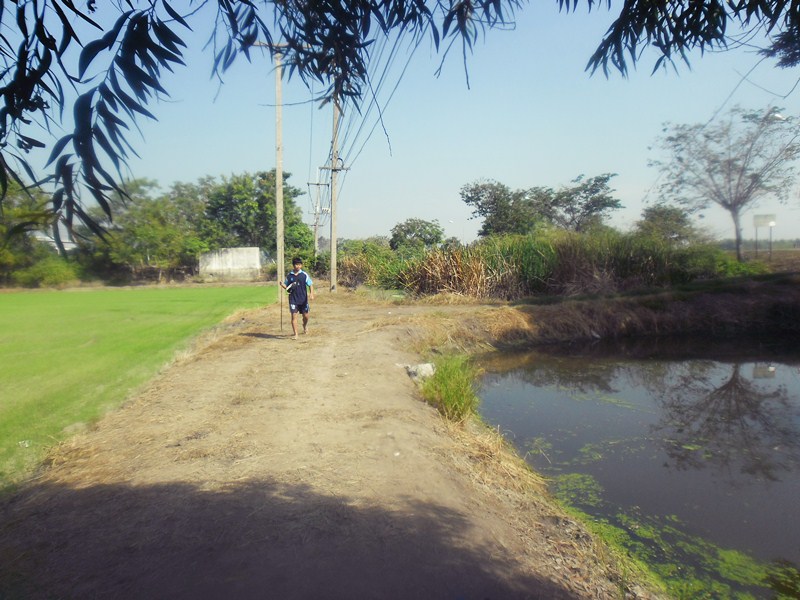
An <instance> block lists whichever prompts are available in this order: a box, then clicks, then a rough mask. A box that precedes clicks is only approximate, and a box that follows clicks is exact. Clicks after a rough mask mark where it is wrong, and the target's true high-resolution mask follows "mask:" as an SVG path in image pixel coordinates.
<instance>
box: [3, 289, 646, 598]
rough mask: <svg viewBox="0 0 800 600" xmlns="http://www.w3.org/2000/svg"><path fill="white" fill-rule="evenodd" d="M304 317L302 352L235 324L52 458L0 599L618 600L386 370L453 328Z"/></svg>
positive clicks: (359, 308)
mask: <svg viewBox="0 0 800 600" xmlns="http://www.w3.org/2000/svg"><path fill="white" fill-rule="evenodd" d="M312 310H313V313H312V315H313V319H312V322H311V325H312V327H311V330H310V334H309V335H307V336H301V339H299V340H297V341H293V340H291V339H289V337H288V336H289V334H290V328H289V325H288V319H285V321H284V329H283V332H281V331H280V328H279V322H280V321H279V312H278V307H276V306H273V307H268V308H265V309H263V310H259V311H254V312H251V313H248V314H247V315H246V316H245V318H244V319H243V320H241V321H240V320H238V319H237V320H236V321H235V322H232V323H230V324H229V325H228V326H227V327H226V328H224V329H223V331H222V332H221V333H220V334H219V336H218V338H217V339H216V340H214V341H213V342H211V343H209V345H207V346H206V347H204V348H203V349H201V350H199V351H198V352H197V353H195V354H194V355H192V356H191V357H189V358H186V359H184V360H182V361H179V362H177V363H176V364H174V365H173V366H171V367H170V368H169V369H167V370H166V371H165V372H164V373H163V374H162V375H161V376H159V377H158V378H157V379H156V380H155V381H153V382H152V384H151V385H150V386H149V387H148V388H147V389H146V390H145V391H143V392H142V393H141V394H140V395H139V396H138V397H137V398H135V399H134V400H132V401H131V402H130V403H128V404H127V405H126V406H125V407H123V408H122V409H120V410H119V411H116V412H114V413H112V414H110V415H108V416H107V417H106V418H105V419H103V420H102V421H101V422H100V423H99V425H98V426H97V427H96V428H94V429H93V430H92V431H91V432H88V433H86V434H81V435H79V436H77V437H76V438H74V439H72V440H71V441H70V442H69V443H67V444H65V445H64V446H63V447H62V448H61V449H60V450H59V451H58V452H57V453H55V454H54V456H53V465H52V466H51V467H50V468H48V469H46V470H45V471H44V472H43V473H42V474H41V475H40V476H39V477H38V478H37V479H36V480H35V481H33V482H32V483H31V484H30V485H28V486H27V487H25V488H24V489H22V490H21V491H20V492H19V493H18V494H16V495H15V496H14V497H13V498H11V499H10V500H7V501H6V502H4V503H3V504H2V505H0V598H81V599H86V598H131V599H134V598H136V599H138V598H170V599H178V598H193V599H196V598H237V599H239V598H245V599H246V598H276V599H291V598H314V599H318V598H348V599H361V598H399V599H400V598H402V599H406V598H423V599H427V598H431V599H438V598H443V599H444V598H452V599H456V598H459V599H460V598H463V599H468V598H476V599H478V598H480V599H483V598H492V599H506V598H619V597H620V591H619V587H618V584H615V583H613V582H612V581H611V580H610V579H609V574H608V572H607V571H606V570H605V569H604V566H603V565H602V564H601V563H600V561H598V560H596V559H595V556H594V545H593V543H592V541H591V540H590V539H589V538H588V536H586V535H585V533H583V531H582V530H581V528H580V527H579V526H577V525H576V524H575V523H573V522H571V521H569V520H567V519H564V518H563V517H559V516H557V515H556V513H555V511H553V510H552V509H551V508H550V507H549V505H548V504H547V503H546V502H544V501H542V500H541V499H539V498H538V497H537V496H536V495H535V494H531V493H530V491H529V490H528V491H525V490H524V489H523V488H524V487H525V486H520V485H517V483H518V482H515V481H514V478H506V479H507V480H508V481H505V482H504V481H503V477H502V474H493V473H492V469H502V465H499V466H492V464H490V463H491V462H492V461H491V460H488V462H487V460H484V459H483V458H482V457H481V450H480V446H479V445H478V446H476V445H474V443H473V441H471V440H470V437H471V436H470V435H469V434H466V433H458V432H456V433H455V434H454V431H453V428H452V426H449V425H448V424H446V423H444V422H443V421H442V420H441V419H440V418H439V416H438V414H437V413H436V411H435V410H434V409H432V408H431V407H429V406H427V405H426V404H424V403H423V402H420V401H419V399H418V395H417V392H416V390H415V386H414V384H413V382H412V381H411V380H410V379H409V377H408V376H407V374H406V372H405V371H404V369H403V368H401V367H400V366H398V364H402V363H414V362H418V361H419V359H418V357H415V356H413V355H412V354H410V353H409V352H408V351H406V350H403V348H404V347H406V348H407V347H408V336H409V333H410V331H411V330H412V329H413V326H412V325H411V324H410V323H412V322H416V321H418V320H419V315H420V314H422V313H426V312H427V313H431V314H434V315H435V313H436V311H442V310H448V309H443V308H442V307H429V306H396V305H389V304H381V303H374V302H373V303H370V302H366V301H363V300H358V299H357V298H354V297H353V296H352V295H349V294H346V293H340V294H339V295H338V296H336V297H333V296H330V295H327V294H321V295H319V296H318V300H317V302H315V303H314V306H313V308H312ZM453 310H462V311H469V310H470V308H469V307H466V308H465V307H459V308H455V309H453ZM484 454H485V452H484ZM495 475H497V476H495ZM640 593H641V592H640ZM629 597H631V596H630V595H629Z"/></svg>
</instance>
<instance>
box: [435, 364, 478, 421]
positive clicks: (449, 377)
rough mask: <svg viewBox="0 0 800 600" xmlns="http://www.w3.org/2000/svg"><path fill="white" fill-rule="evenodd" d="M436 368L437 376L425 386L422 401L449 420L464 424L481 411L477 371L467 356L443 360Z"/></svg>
mask: <svg viewBox="0 0 800 600" xmlns="http://www.w3.org/2000/svg"><path fill="white" fill-rule="evenodd" d="M434 366H435V371H434V374H433V375H432V376H430V377H428V378H427V379H426V380H425V381H424V383H423V384H422V397H423V398H425V400H426V401H427V402H428V403H430V404H432V405H433V406H435V407H436V408H437V409H438V410H439V412H440V413H442V415H444V416H445V417H446V418H447V419H449V420H451V421H455V422H462V421H464V420H465V419H467V418H468V417H469V416H471V415H472V414H473V413H475V412H476V410H477V408H478V402H479V400H478V395H477V394H476V391H475V382H476V381H477V380H478V371H477V369H476V367H475V366H474V365H473V364H472V363H471V362H470V360H469V357H467V356H465V355H463V354H451V355H445V356H440V357H438V358H437V359H435V360H434Z"/></svg>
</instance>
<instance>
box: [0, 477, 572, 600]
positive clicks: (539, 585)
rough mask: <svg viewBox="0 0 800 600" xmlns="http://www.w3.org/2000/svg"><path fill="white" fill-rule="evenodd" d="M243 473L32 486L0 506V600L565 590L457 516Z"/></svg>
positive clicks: (524, 594)
mask: <svg viewBox="0 0 800 600" xmlns="http://www.w3.org/2000/svg"><path fill="white" fill-rule="evenodd" d="M396 506H397V507H399V508H397V509H392V510H387V509H385V508H378V507H373V506H363V505H362V506H358V505H355V504H354V503H353V502H350V501H349V500H348V499H347V498H342V497H334V496H325V495H320V494H319V493H317V492H314V491H312V490H311V489H309V488H307V487H305V486H302V485H297V486H291V485H285V484H277V483H274V482H271V481H250V482H245V483H240V484H236V485H229V486H227V487H226V488H225V489H222V490H213V491H207V490H203V489H201V488H198V487H196V486H193V485H189V484H183V483H165V484H161V485H147V486H130V485H124V484H113V485H92V486H88V487H82V488H80V489H75V488H69V487H61V486H59V485H55V484H42V485H38V486H32V487H30V488H29V489H27V490H25V491H24V492H22V493H20V494H18V495H17V496H15V497H12V498H7V499H5V500H4V501H3V502H2V504H0V598H26V599H35V598H81V599H85V598H117V599H127V598H131V599H133V598H136V599H140V598H170V599H180V598H192V599H198V598H237V599H247V598H261V599H265V598H276V599H278V598H279V599H281V600H286V599H293V598H314V599H321V598H326V599H327V598H331V599H335V598H348V599H361V598H402V599H406V598H431V599H439V598H441V599H445V598H452V599H472V598H475V599H485V598H492V599H511V598H548V599H557V598H574V596H573V595H571V594H570V593H568V592H567V591H566V590H565V589H564V588H562V587H560V586H559V585H557V584H555V583H553V582H551V581H546V580H544V579H542V578H539V577H537V576H535V575H531V574H520V573H519V572H516V571H515V569H514V564H515V561H514V557H513V556H509V555H507V552H506V551H505V550H504V549H503V547H502V545H500V544H497V545H492V547H474V546H473V547H467V546H466V545H465V542H464V540H466V539H469V536H466V535H463V534H464V533H465V528H466V527H467V526H468V525H467V522H466V520H465V518H464V516H463V515H460V514H457V513H455V512H453V511H452V510H449V509H445V508H442V507H441V506H437V505H435V504H422V503H419V502H413V501H405V500H404V499H403V498H398V499H397V503H396Z"/></svg>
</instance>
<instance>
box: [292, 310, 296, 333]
mask: <svg viewBox="0 0 800 600" xmlns="http://www.w3.org/2000/svg"><path fill="white" fill-rule="evenodd" d="M292 333H294V337H295V339H297V311H295V312H293V313H292Z"/></svg>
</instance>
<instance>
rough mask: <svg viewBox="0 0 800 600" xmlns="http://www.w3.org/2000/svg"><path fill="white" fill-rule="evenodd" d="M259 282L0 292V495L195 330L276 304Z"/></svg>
mask: <svg viewBox="0 0 800 600" xmlns="http://www.w3.org/2000/svg"><path fill="white" fill-rule="evenodd" d="M276 290H277V288H275V287H274V286H273V287H260V286H237V287H202V288H201V287H186V288H134V289H101V290H89V291H86V290H80V291H65V292H57V291H48V292H12V293H5V294H0V390H2V392H1V393H0V489H2V488H3V487H5V486H7V485H9V484H11V483H14V482H17V481H19V480H21V479H22V478H23V477H24V476H26V475H27V474H29V473H30V472H31V470H32V469H33V468H35V466H36V465H37V464H39V461H40V460H41V459H42V458H43V456H44V454H45V452H46V451H47V449H48V448H49V447H50V446H52V445H54V444H56V443H58V442H59V441H61V440H62V439H63V438H64V437H65V436H66V435H67V434H68V432H69V431H71V430H74V429H75V428H80V427H82V426H85V425H86V424H89V423H92V422H93V421H95V420H96V419H97V418H99V417H100V416H102V414H103V413H104V412H107V411H108V410H110V409H112V408H115V407H117V406H119V405H120V404H121V403H122V402H123V401H124V400H125V398H126V397H127V396H128V395H129V394H130V392H131V391H132V390H134V389H135V388H136V387H138V386H140V385H141V384H143V383H144V382H145V381H147V380H148V379H150V378H151V377H153V375H155V374H156V373H157V372H158V370H159V369H160V368H161V367H163V366H164V365H165V364H166V363H167V362H169V360H170V359H171V358H173V357H174V356H175V353H176V351H178V350H180V349H182V348H185V347H186V345H187V343H188V341H189V340H190V339H191V338H193V337H194V336H196V335H197V334H198V333H199V332H200V331H202V330H204V329H206V328H208V327H210V326H213V325H215V324H217V323H219V322H220V321H221V320H222V319H224V318H225V317H226V316H228V315H230V314H232V313H234V312H235V311H237V310H239V309H248V308H254V307H257V306H260V305H264V304H271V303H273V302H275V299H276V294H277V291H276Z"/></svg>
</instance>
